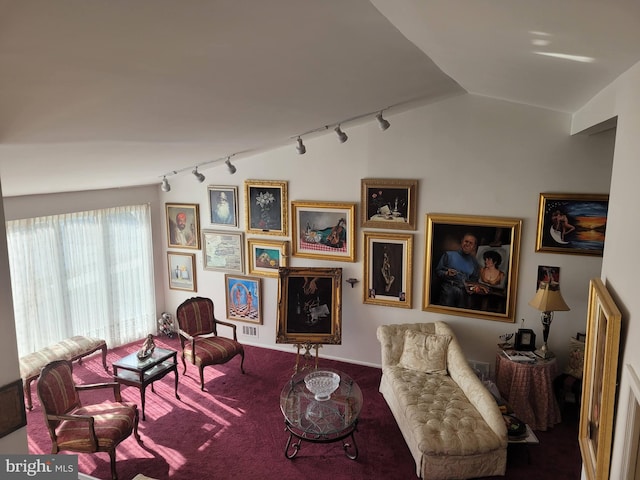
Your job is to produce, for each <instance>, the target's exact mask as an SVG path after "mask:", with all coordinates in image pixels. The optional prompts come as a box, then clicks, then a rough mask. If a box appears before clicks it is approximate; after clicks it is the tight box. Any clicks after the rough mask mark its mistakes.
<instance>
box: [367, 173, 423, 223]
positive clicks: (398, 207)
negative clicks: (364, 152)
mask: <svg viewBox="0 0 640 480" xmlns="http://www.w3.org/2000/svg"><path fill="white" fill-rule="evenodd" d="M361 187H362V188H361V198H362V214H361V217H362V221H361V225H362V226H363V227H372V228H388V229H393V230H415V229H416V204H417V192H418V180H401V179H384V178H363V179H362V180H361Z"/></svg>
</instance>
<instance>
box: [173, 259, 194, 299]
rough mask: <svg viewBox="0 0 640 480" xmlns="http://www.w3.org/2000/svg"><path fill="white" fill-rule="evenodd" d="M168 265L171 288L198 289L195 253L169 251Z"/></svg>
mask: <svg viewBox="0 0 640 480" xmlns="http://www.w3.org/2000/svg"><path fill="white" fill-rule="evenodd" d="M167 266H168V267H169V288H170V289H171V290H186V291H188V292H195V291H196V290H197V283H196V254H195V253H179V252H167Z"/></svg>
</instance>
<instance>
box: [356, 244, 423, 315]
mask: <svg viewBox="0 0 640 480" xmlns="http://www.w3.org/2000/svg"><path fill="white" fill-rule="evenodd" d="M412 266H413V235H412V234H392V233H379V232H365V233H364V303H370V304H373V305H385V306H389V307H399V308H411V306H412V276H413V273H412Z"/></svg>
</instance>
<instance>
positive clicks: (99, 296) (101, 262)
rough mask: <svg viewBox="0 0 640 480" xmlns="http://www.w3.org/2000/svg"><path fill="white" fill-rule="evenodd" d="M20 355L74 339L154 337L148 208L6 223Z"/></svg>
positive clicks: (121, 340)
mask: <svg viewBox="0 0 640 480" xmlns="http://www.w3.org/2000/svg"><path fill="white" fill-rule="evenodd" d="M7 242H8V250H9V265H10V269H11V287H12V292H13V302H14V314H15V321H16V333H17V340H18V353H19V355H20V356H22V355H26V354H28V353H30V352H34V351H36V350H38V349H40V348H42V347H45V346H47V345H50V344H51V343H55V342H58V341H60V340H62V339H64V338H67V337H71V336H73V335H86V336H90V337H98V338H102V339H104V340H106V342H107V345H108V346H109V347H115V346H118V345H122V344H124V343H127V342H130V341H133V340H137V339H140V338H143V337H145V336H146V335H147V334H149V333H152V332H155V330H156V318H155V290H154V277H153V252H152V239H151V214H150V206H149V205H135V206H128V207H116V208H109V209H104V210H94V211H89V212H80V213H70V214H64V215H53V216H48V217H39V218H28V219H23V220H13V221H9V222H7Z"/></svg>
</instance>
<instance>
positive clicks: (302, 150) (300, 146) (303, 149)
mask: <svg viewBox="0 0 640 480" xmlns="http://www.w3.org/2000/svg"><path fill="white" fill-rule="evenodd" d="M296 150H297V151H298V153H299V154H300V155H304V154H305V153H307V147H305V146H304V143H302V139H301V138H300V137H298V145H297V146H296Z"/></svg>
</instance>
